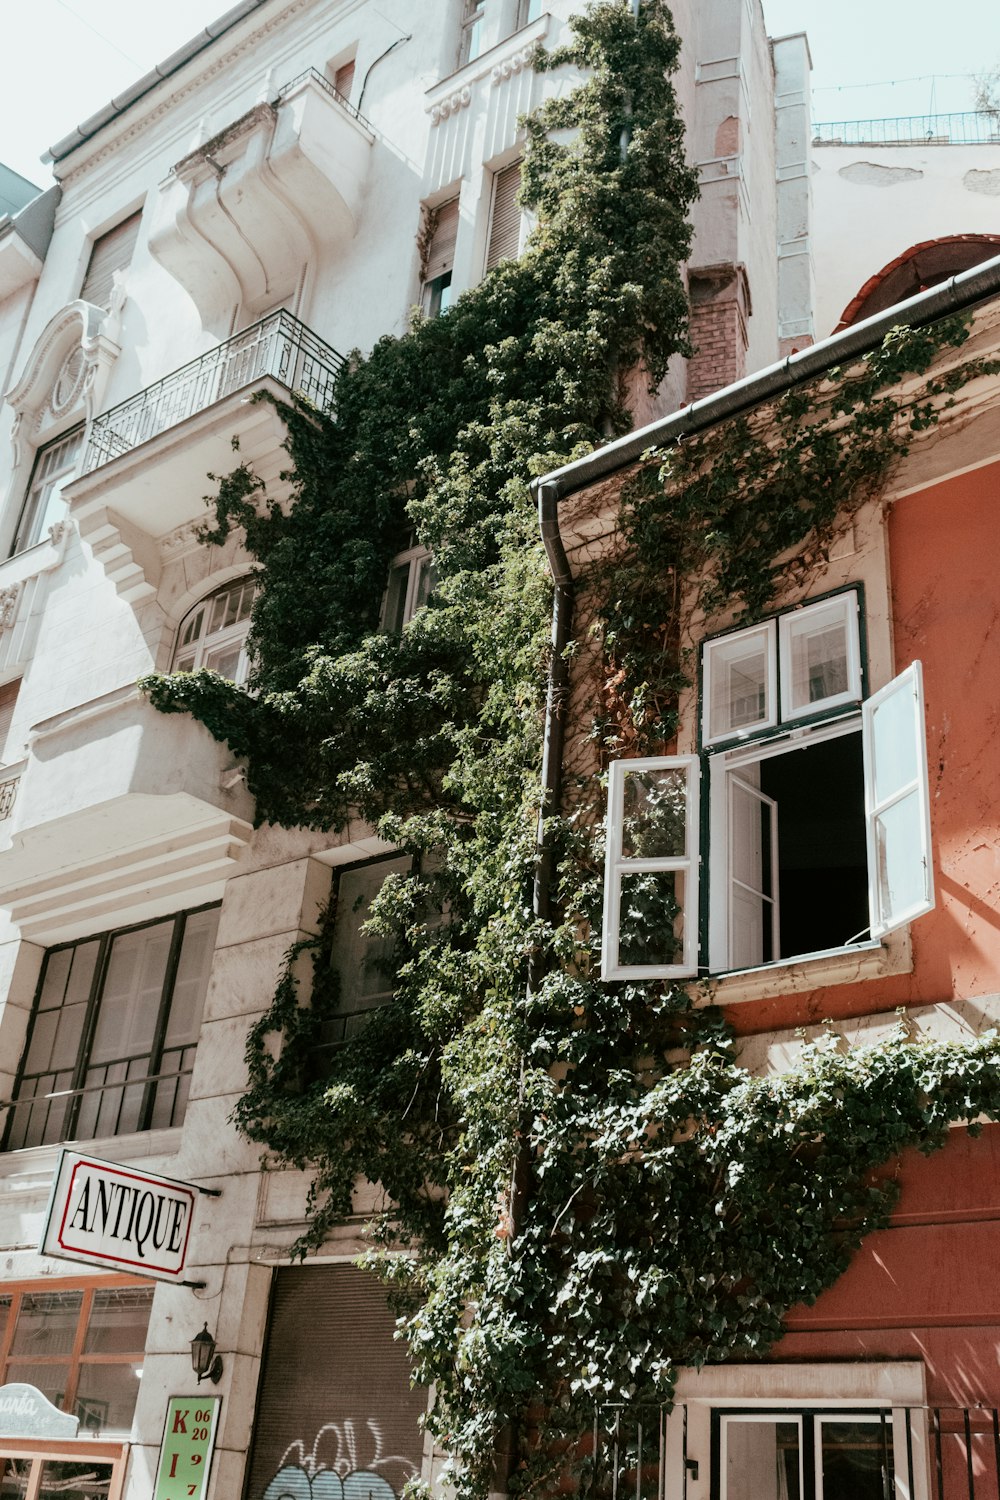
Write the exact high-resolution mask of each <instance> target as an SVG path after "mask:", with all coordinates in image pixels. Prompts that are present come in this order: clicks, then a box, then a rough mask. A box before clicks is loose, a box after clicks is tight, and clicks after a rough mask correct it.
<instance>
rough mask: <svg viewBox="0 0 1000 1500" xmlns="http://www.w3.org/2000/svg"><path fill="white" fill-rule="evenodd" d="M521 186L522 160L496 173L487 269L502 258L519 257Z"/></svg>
mask: <svg viewBox="0 0 1000 1500" xmlns="http://www.w3.org/2000/svg"><path fill="white" fill-rule="evenodd" d="M520 186H521V163H520V162H519V161H515V162H511V164H510V166H509V167H503V168H501V170H500V171H499V172H495V173H494V174H493V211H492V213H491V214H490V239H489V244H488V246H487V248H486V269H487V271H492V270H493V268H494V267H495V266H498V265H499V264H500V262H501V261H502V260H516V259H517V257H518V253H519V251H520V249H521V209H520V207H519V205H518V202H517V194H518V190H519V188H520Z"/></svg>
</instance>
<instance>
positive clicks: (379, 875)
mask: <svg viewBox="0 0 1000 1500" xmlns="http://www.w3.org/2000/svg"><path fill="white" fill-rule="evenodd" d="M409 868H410V858H409V855H400V857H399V858H398V859H390V860H383V861H380V862H379V863H378V864H375V865H362V866H361V867H360V868H359V869H357V870H345V871H344V872H343V874H342V875H341V877H340V880H339V882H338V886H337V919H336V924H335V926H334V967H335V968H336V970H337V973H338V974H339V976H340V1003H339V1006H338V1010H339V1011H340V1012H341V1014H344V1015H350V1014H353V1013H355V1012H359V1011H365V1010H371V1009H372V1008H373V1007H374V1006H376V1005H381V1004H382V1003H383V1002H384V1001H386V1000H388V999H389V998H390V997H391V995H392V991H393V975H392V963H393V945H392V943H391V942H390V941H389V940H388V939H386V938H379V937H375V936H373V935H371V934H368V933H363V932H362V931H361V928H362V925H363V924H364V923H365V922H366V921H367V919H368V915H369V912H370V910H371V903H372V900H373V899H374V897H375V896H376V895H377V893H378V892H379V890H381V888H382V882H383V881H384V880H385V878H386V876H387V875H389V874H390V873H391V872H394V871H398V872H400V873H405V872H406V871H408V870H409Z"/></svg>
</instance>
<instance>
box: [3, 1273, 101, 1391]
mask: <svg viewBox="0 0 1000 1500" xmlns="http://www.w3.org/2000/svg"><path fill="white" fill-rule="evenodd" d="M82 1303H83V1293H82V1292H37V1293H35V1292H28V1293H26V1294H25V1295H24V1296H23V1297H22V1298H21V1307H20V1310H19V1312H18V1315H17V1323H16V1325H15V1328H14V1341H13V1343H12V1345H11V1353H12V1354H27V1355H28V1356H29V1358H35V1359H37V1358H38V1357H39V1356H40V1355H44V1356H46V1357H48V1356H50V1355H59V1354H67V1355H68V1354H70V1353H71V1352H72V1349H73V1340H74V1338H75V1336H76V1325H77V1320H78V1318H79V1316H80V1307H81V1305H82ZM7 1378H8V1380H11V1379H12V1378H13V1377H12V1376H10V1375H8V1377H7Z"/></svg>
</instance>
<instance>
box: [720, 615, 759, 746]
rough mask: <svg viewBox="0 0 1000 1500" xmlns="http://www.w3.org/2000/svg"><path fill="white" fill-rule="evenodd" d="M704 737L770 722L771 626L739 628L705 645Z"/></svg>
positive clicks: (721, 734)
mask: <svg viewBox="0 0 1000 1500" xmlns="http://www.w3.org/2000/svg"><path fill="white" fill-rule="evenodd" d="M704 691H705V694H706V697H707V703H708V713H707V722H706V725H705V731H706V738H707V739H708V740H716V739H719V738H720V737H721V736H723V735H727V734H735V733H737V732H738V731H740V730H747V729H759V728H763V727H765V726H767V725H769V724H772V723H774V719H775V712H774V627H773V625H762V626H760V627H758V628H757V629H754V630H741V631H740V632H739V633H738V634H736V635H733V636H725V637H723V639H722V640H718V641H710V642H709V643H708V645H707V646H706V647H705V681H704Z"/></svg>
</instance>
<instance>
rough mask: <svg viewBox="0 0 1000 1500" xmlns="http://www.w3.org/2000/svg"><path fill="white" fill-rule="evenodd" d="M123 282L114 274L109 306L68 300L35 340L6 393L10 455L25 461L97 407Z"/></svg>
mask: <svg viewBox="0 0 1000 1500" xmlns="http://www.w3.org/2000/svg"><path fill="white" fill-rule="evenodd" d="M124 300H125V283H124V280H123V279H118V280H117V281H116V285H115V297H114V301H113V302H112V306H111V310H110V312H107V313H106V312H104V310H103V309H102V308H100V307H93V306H92V305H91V304H90V303H89V302H79V301H78V302H70V303H68V304H67V306H66V307H64V308H62V309H61V311H59V312H57V313H56V315H55V317H53V318H51V319H50V320H49V322H48V324H47V325H46V327H45V329H44V330H43V332H42V333H41V335H40V336H39V338H38V339H37V340H36V343H35V347H34V348H33V349H32V351H31V354H30V356H29V358H28V362H27V364H26V366H25V368H24V372H23V373H22V375H21V378H20V380H19V381H18V382H17V384H16V385H15V386H14V387H13V389H12V390H10V391H9V392H8V393H7V403H8V405H9V406H11V407H12V408H13V410H14V428H13V433H12V437H13V441H14V456H15V463H16V465H17V466H18V467H20V466H21V465H29V464H30V462H31V459H32V457H33V455H34V450H35V448H37V446H38V445H39V443H41V442H44V441H45V440H46V439H47V438H48V437H50V436H52V437H55V436H57V435H58V434H59V432H61V431H64V430H65V429H66V428H67V427H68V426H69V425H70V424H71V423H72V422H73V421H76V420H79V421H85V420H86V421H89V420H90V419H91V417H92V416H93V415H94V413H95V412H96V411H99V410H100V407H101V402H102V400H103V397H104V391H105V388H106V386H107V382H108V376H109V374H110V373H111V368H112V366H113V365H114V362H115V360H116V359H117V358H118V355H119V353H120V348H119V344H118V342H117V340H118V335H119V331H120V327H121V309H122V304H123V303H124Z"/></svg>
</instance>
